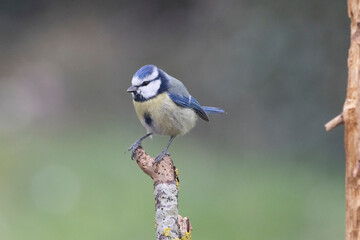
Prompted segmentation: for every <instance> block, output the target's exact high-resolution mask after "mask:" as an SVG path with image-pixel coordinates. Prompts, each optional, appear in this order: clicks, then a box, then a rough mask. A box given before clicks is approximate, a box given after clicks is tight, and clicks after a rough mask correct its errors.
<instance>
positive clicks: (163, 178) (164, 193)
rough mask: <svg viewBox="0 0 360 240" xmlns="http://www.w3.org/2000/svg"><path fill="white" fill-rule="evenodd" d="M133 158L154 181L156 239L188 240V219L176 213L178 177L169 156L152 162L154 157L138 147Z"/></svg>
mask: <svg viewBox="0 0 360 240" xmlns="http://www.w3.org/2000/svg"><path fill="white" fill-rule="evenodd" d="M135 160H136V162H137V164H138V165H139V167H140V168H141V170H142V171H143V172H144V173H146V174H147V175H149V176H150V177H151V178H152V180H153V181H154V198H155V222H156V239H157V240H170V239H178V240H179V239H181V240H190V239H191V229H192V227H191V224H190V222H189V219H188V218H187V217H184V218H183V217H181V216H180V215H178V178H177V170H176V168H175V166H174V164H173V161H172V160H171V158H170V157H169V156H168V155H166V156H165V157H164V159H163V160H161V161H160V162H159V163H154V159H153V158H151V157H150V156H149V155H148V154H147V153H146V152H145V150H144V149H143V148H142V147H138V148H137V149H136V150H135Z"/></svg>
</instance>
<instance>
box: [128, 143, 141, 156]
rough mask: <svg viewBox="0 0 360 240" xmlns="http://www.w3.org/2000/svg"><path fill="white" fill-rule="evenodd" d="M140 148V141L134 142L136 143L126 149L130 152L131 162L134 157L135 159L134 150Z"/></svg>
mask: <svg viewBox="0 0 360 240" xmlns="http://www.w3.org/2000/svg"><path fill="white" fill-rule="evenodd" d="M140 146H141V141H140V140H136V142H134V144H133V145H131V146H130V147H129V148H128V151H131V159H132V160H134V157H135V150H136V149H137V148H138V147H140Z"/></svg>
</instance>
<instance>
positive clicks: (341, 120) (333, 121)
mask: <svg viewBox="0 0 360 240" xmlns="http://www.w3.org/2000/svg"><path fill="white" fill-rule="evenodd" d="M340 124H344V117H343V114H342V113H341V114H339V115H337V116H336V117H334V118H333V119H331V120H330V121H329V122H328V123H327V124H325V129H326V131H327V132H329V131H331V130H333V129H334V128H336V127H337V126H339V125H340Z"/></svg>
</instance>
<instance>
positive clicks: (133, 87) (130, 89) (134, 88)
mask: <svg viewBox="0 0 360 240" xmlns="http://www.w3.org/2000/svg"><path fill="white" fill-rule="evenodd" d="M137 89H138V88H137V87H135V86H131V87H129V88H128V89H127V90H126V91H128V92H135V91H136V90H137Z"/></svg>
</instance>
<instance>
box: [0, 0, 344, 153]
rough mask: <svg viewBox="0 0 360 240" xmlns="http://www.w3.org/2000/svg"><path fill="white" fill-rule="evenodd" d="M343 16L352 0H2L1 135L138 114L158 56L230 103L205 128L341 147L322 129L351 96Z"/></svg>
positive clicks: (262, 142) (199, 91) (198, 87)
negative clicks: (133, 94)
mask: <svg viewBox="0 0 360 240" xmlns="http://www.w3.org/2000/svg"><path fill="white" fill-rule="evenodd" d="M346 13H347V12H346V3H345V2H342V1H331V2H328V1H322V0H317V1H312V2H311V3H309V2H304V1H290V2H289V1H276V2H274V1H271V2H269V1H230V0H228V1H192V0H183V1H166V0H157V1H145V0H143V1H106V2H102V1H61V2H60V1H40V0H39V1H21V0H17V1H1V2H0V35H1V40H0V51H1V54H0V63H1V64H0V71H1V76H0V111H1V115H0V131H1V132H3V131H5V132H8V131H14V130H19V129H21V128H23V127H29V126H31V125H32V124H36V123H38V122H41V123H44V124H49V125H52V124H51V123H54V122H53V121H56V124H53V125H58V124H60V125H61V124H66V123H67V122H72V121H73V120H74V119H77V120H79V119H83V117H85V118H88V119H89V120H90V119H91V118H99V117H100V118H102V117H105V118H106V117H108V116H112V117H117V118H118V119H119V124H122V122H121V121H124V122H126V120H129V119H130V120H131V119H133V118H135V115H134V114H130V113H131V111H132V104H131V99H130V96H128V94H127V93H126V91H125V90H126V88H127V87H128V86H129V84H130V80H131V77H132V75H133V74H134V72H135V71H136V70H137V69H138V68H140V67H141V66H142V65H144V64H149V63H151V64H155V65H157V66H158V67H160V68H162V69H164V70H165V71H166V72H168V73H169V74H171V75H173V76H175V77H177V78H179V79H180V80H182V81H183V82H184V83H185V85H186V86H187V87H188V89H189V90H190V92H191V93H192V95H193V96H195V97H196V98H197V99H198V101H199V102H200V103H202V104H204V105H213V106H219V107H222V108H224V109H226V110H227V112H228V114H227V116H225V117H221V118H218V117H216V118H215V119H214V120H213V123H212V124H213V125H214V126H212V127H211V128H209V127H204V126H199V127H198V128H197V130H195V131H196V134H203V135H206V136H208V135H209V134H211V136H217V137H219V138H221V139H222V140H223V141H225V142H226V143H227V144H230V145H231V146H239V147H240V148H261V149H269V150H270V149H277V150H281V149H284V148H286V149H293V148H294V149H302V150H304V149H306V150H308V151H317V150H318V149H319V148H322V147H324V145H327V146H328V147H329V146H330V148H328V149H333V150H334V149H335V150H336V151H335V152H339V151H342V150H341V148H342V141H339V137H341V134H337V133H335V134H333V135H330V136H329V135H327V134H325V132H324V129H323V124H324V123H325V122H326V121H327V120H330V119H331V118H332V117H333V116H335V115H336V114H338V113H339V112H340V111H341V108H342V103H343V100H344V98H345V90H346V57H347V48H348V45H349V43H348V42H349V37H348V35H349V33H348V31H349V28H348V18H347V16H346ZM89 116H90V117H89ZM81 121H84V120H81ZM85 121H86V120H85ZM139 127H141V126H140V125H139ZM209 131H210V133H209ZM203 132H206V133H203ZM339 132H341V131H339ZM335 135H336V137H335ZM332 136H334V137H332ZM330 151H331V150H330ZM341 154H342V152H341ZM340 156H341V155H340Z"/></svg>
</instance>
